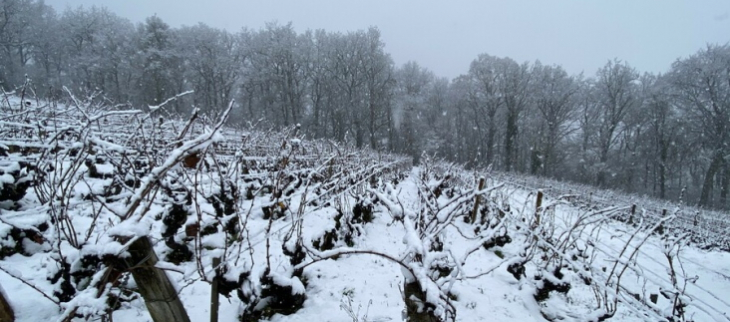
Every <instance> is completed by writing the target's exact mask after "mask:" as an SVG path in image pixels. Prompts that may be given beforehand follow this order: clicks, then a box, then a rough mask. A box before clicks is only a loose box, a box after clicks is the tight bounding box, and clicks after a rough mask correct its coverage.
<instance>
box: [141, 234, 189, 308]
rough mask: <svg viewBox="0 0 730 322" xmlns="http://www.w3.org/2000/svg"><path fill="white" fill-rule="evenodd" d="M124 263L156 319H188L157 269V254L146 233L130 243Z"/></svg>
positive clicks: (167, 282)
mask: <svg viewBox="0 0 730 322" xmlns="http://www.w3.org/2000/svg"><path fill="white" fill-rule="evenodd" d="M129 254H130V256H129V258H127V264H128V265H130V267H129V270H130V271H131V272H132V277H134V281H135V282H136V283H137V286H138V287H139V294H140V295H142V298H144V303H145V305H146V306H147V310H148V311H149V312H150V316H151V317H152V320H153V321H155V322H190V318H189V317H188V314H187V312H186V311H185V307H183V305H182V302H181V301H180V298H179V297H178V296H177V290H175V287H173V286H172V283H171V282H170V279H169V278H168V277H167V274H165V271H163V270H161V269H159V268H156V267H155V264H157V255H156V254H155V251H154V249H153V248H152V243H150V239H149V238H148V237H147V236H144V237H140V238H139V239H137V240H136V241H135V242H134V243H132V245H130V246H129Z"/></svg>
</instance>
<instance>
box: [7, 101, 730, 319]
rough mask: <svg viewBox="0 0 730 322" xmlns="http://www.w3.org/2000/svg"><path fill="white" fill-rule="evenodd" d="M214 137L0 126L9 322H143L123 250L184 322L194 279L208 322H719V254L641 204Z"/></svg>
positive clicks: (727, 280)
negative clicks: (137, 255)
mask: <svg viewBox="0 0 730 322" xmlns="http://www.w3.org/2000/svg"><path fill="white" fill-rule="evenodd" d="M80 105H83V104H80ZM81 111H83V112H84V113H81ZM216 124H220V123H216V122H207V123H206V122H201V121H200V120H196V118H192V119H191V121H189V122H186V121H171V120H164V122H162V121H161V120H159V118H157V117H155V115H150V114H146V113H142V112H134V111H123V112H122V111H111V110H103V109H102V110H91V109H83V108H81V107H79V108H78V109H76V108H72V107H59V108H58V109H57V110H49V109H48V108H46V109H44V110H40V109H39V110H37V111H35V113H20V112H18V113H17V114H13V115H12V117H5V118H3V119H2V120H1V121H0V134H2V136H1V137H0V144H1V145H0V149H1V151H2V153H3V156H2V162H0V166H1V167H0V171H2V173H0V175H2V176H4V177H3V178H4V179H3V185H4V187H13V189H14V190H12V191H10V190H3V196H4V197H3V198H4V199H3V200H0V246H2V251H1V252H0V285H1V286H2V289H4V294H5V297H6V298H7V300H8V301H9V302H10V303H11V305H12V307H13V309H14V312H15V316H16V321H39V320H51V321H56V320H64V319H65V318H66V317H69V319H70V320H75V321H84V320H86V319H93V320H102V319H104V318H106V319H107V321H108V318H109V317H112V318H113V320H115V321H152V318H151V316H150V313H149V310H148V309H147V307H146V305H145V298H143V296H141V295H140V289H141V288H140V285H137V283H136V281H135V279H134V278H133V276H132V274H130V272H133V271H135V270H139V269H145V268H146V269H152V267H141V266H140V264H139V263H129V262H128V259H129V258H131V257H130V256H131V255H130V251H129V249H130V247H131V245H132V244H133V243H134V241H135V240H137V239H138V238H140V237H149V238H150V240H151V241H152V244H153V247H152V249H151V251H153V252H154V254H156V257H158V258H159V261H158V262H157V263H156V264H155V267H156V268H157V269H161V270H164V272H166V275H167V276H168V277H169V279H170V280H171V282H172V283H173V285H174V287H175V290H176V291H177V293H178V294H179V299H180V300H181V302H182V305H183V307H184V309H185V311H186V312H187V315H188V316H189V318H190V320H191V321H207V320H208V319H209V316H210V302H211V282H212V281H217V282H218V283H219V285H220V288H219V291H220V292H221V293H222V294H224V295H225V296H223V295H222V296H221V302H220V312H219V313H220V314H219V320H220V321H238V320H241V318H242V316H243V319H244V320H246V321H249V320H257V319H259V318H264V319H270V320H272V321H360V322H364V321H403V320H404V319H405V318H406V317H407V316H408V315H409V314H410V315H411V316H414V317H415V316H417V315H419V314H420V316H421V317H424V316H432V317H436V318H441V319H444V320H456V321H545V320H561V321H598V320H608V321H669V320H672V321H683V320H685V321H690V320H692V321H730V304H728V303H730V300H728V298H730V277H729V276H730V254H728V253H726V252H721V251H714V250H700V249H699V248H697V247H696V246H695V245H694V244H693V243H691V242H690V241H691V238H690V236H688V235H686V234H684V233H683V230H678V229H674V228H673V226H672V225H670V223H671V222H672V221H673V220H675V217H676V216H677V215H679V212H680V211H681V209H680V208H677V211H670V212H668V213H667V214H666V215H665V216H664V217H661V218H652V219H651V220H649V219H650V218H649V217H648V215H646V214H645V213H644V212H643V211H642V205H641V204H638V205H637V207H636V208H633V209H632V207H627V206H623V204H622V203H618V202H617V203H615V204H610V201H606V200H603V201H602V203H600V204H591V203H590V202H585V201H584V200H586V199H585V198H583V199H580V200H581V201H580V202H576V198H575V196H574V195H575V194H573V196H565V195H558V194H554V193H552V192H551V191H545V192H544V193H542V192H541V193H538V190H536V189H534V188H532V187H529V186H526V185H524V184H522V185H515V184H514V182H512V181H510V180H506V179H505V177H503V176H494V175H492V174H490V173H486V172H485V173H480V172H470V171H466V170H464V169H461V168H459V167H457V166H453V165H449V164H442V163H439V162H437V161H434V160H429V159H428V158H425V159H424V160H423V161H422V163H421V165H419V166H418V167H411V166H410V164H409V162H410V160H408V159H404V158H401V157H398V156H392V155H386V154H379V153H376V152H373V151H358V150H354V149H352V148H350V147H346V146H339V145H336V144H334V143H331V142H325V141H311V140H306V138H304V137H302V136H301V135H299V134H298V133H297V129H296V128H291V129H288V130H286V131H284V132H281V133H259V132H254V131H245V132H236V131H233V130H231V129H227V128H225V127H221V128H218V127H217V126H216ZM481 178H484V180H483V181H484V185H483V186H481V188H480V185H479V182H480V179H481ZM26 183H27V186H24V184H26ZM21 190H22V193H16V192H20V191H21ZM11 192H13V193H15V195H19V196H20V198H10V197H11ZM578 195H580V193H578ZM477 200H479V202H478V203H477V202H476V201H477ZM538 200H539V201H538ZM130 238H131V239H130ZM150 256H151V255H150ZM214 258H220V259H221V264H220V265H218V266H217V267H215V266H214V265H213V261H214ZM147 259H148V258H145V260H147ZM141 262H145V261H141ZM109 276H115V278H109ZM226 296H227V297H226ZM174 300H175V299H174V297H170V298H167V299H166V301H169V302H173V301H174ZM112 308H113V309H112ZM419 309H420V311H419ZM419 312H420V313H419ZM74 316H75V318H74Z"/></svg>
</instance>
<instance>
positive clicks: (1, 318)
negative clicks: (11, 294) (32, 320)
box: [0, 286, 15, 322]
mask: <svg viewBox="0 0 730 322" xmlns="http://www.w3.org/2000/svg"><path fill="white" fill-rule="evenodd" d="M13 321H15V313H14V312H13V308H12V307H11V306H10V303H9V302H8V300H7V299H6V298H5V290H3V287H2V286H0V322H13Z"/></svg>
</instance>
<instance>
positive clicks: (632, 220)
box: [629, 204, 636, 225]
mask: <svg viewBox="0 0 730 322" xmlns="http://www.w3.org/2000/svg"><path fill="white" fill-rule="evenodd" d="M634 214H636V205H635V204H634V205H631V214H630V216H629V225H631V224H633V223H634Z"/></svg>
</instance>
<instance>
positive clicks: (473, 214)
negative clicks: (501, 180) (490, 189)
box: [471, 177, 484, 224]
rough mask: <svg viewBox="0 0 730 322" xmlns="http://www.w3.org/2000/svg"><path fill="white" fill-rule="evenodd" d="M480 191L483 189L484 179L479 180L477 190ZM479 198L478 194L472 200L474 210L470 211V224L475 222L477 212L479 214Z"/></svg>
mask: <svg viewBox="0 0 730 322" xmlns="http://www.w3.org/2000/svg"><path fill="white" fill-rule="evenodd" d="M482 189H484V177H481V178H479V190H480V191H481V190H482ZM481 197H482V195H481V194H478V195H477V196H476V199H475V200H474V210H472V211H471V223H472V224H474V223H476V222H477V212H479V202H481Z"/></svg>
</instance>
